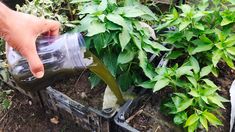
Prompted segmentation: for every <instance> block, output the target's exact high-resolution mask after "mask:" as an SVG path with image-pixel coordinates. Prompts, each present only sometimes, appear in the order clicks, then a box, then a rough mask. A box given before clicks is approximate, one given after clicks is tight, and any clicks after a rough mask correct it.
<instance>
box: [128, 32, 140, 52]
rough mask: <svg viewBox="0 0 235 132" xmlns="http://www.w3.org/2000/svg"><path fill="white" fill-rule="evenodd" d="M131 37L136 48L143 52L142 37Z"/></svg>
mask: <svg viewBox="0 0 235 132" xmlns="http://www.w3.org/2000/svg"><path fill="white" fill-rule="evenodd" d="M131 37H132V40H133V42H134V44H135V45H136V47H137V48H138V49H139V50H141V49H142V47H141V39H140V38H141V37H140V36H138V37H136V36H134V35H131Z"/></svg>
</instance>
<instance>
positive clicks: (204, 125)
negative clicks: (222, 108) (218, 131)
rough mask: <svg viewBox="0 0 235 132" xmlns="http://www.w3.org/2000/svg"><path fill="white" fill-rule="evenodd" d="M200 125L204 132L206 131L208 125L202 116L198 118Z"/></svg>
mask: <svg viewBox="0 0 235 132" xmlns="http://www.w3.org/2000/svg"><path fill="white" fill-rule="evenodd" d="M200 123H201V124H202V126H203V127H204V128H205V129H206V131H208V123H207V120H206V118H205V117H204V116H200Z"/></svg>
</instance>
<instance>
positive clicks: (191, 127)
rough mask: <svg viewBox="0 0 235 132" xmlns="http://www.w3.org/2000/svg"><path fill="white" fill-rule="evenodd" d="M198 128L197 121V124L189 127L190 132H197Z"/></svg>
mask: <svg viewBox="0 0 235 132" xmlns="http://www.w3.org/2000/svg"><path fill="white" fill-rule="evenodd" d="M197 127H198V121H196V122H195V123H193V124H192V125H190V126H188V132H195V130H196V129H197Z"/></svg>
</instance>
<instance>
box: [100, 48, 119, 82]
mask: <svg viewBox="0 0 235 132" xmlns="http://www.w3.org/2000/svg"><path fill="white" fill-rule="evenodd" d="M117 58H118V57H117V54H113V53H112V52H111V51H108V52H106V53H105V55H104V56H103V62H104V64H105V66H106V67H107V68H108V70H109V71H110V72H111V73H112V75H113V76H114V77H115V76H116V72H117Z"/></svg>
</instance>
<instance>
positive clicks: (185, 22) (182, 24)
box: [179, 21, 191, 31]
mask: <svg viewBox="0 0 235 132" xmlns="http://www.w3.org/2000/svg"><path fill="white" fill-rule="evenodd" d="M190 23H191V22H190V21H183V22H181V24H180V26H179V31H182V30H183V29H185V28H186V27H187V26H188V25H189V24H190Z"/></svg>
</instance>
